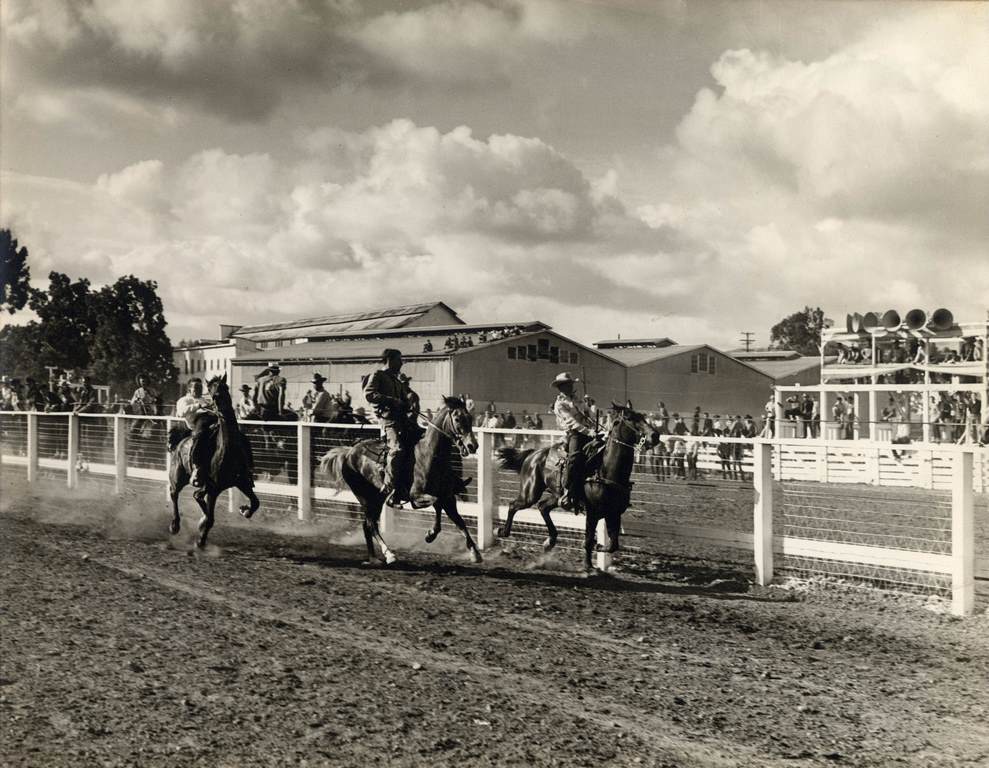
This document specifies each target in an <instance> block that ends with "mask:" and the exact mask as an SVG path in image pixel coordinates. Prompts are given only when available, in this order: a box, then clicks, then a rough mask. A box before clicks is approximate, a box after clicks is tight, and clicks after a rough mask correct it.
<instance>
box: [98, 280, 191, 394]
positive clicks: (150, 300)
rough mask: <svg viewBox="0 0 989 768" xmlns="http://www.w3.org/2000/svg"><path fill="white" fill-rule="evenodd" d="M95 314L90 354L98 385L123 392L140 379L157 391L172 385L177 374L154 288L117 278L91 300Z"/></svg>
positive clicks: (148, 282)
mask: <svg viewBox="0 0 989 768" xmlns="http://www.w3.org/2000/svg"><path fill="white" fill-rule="evenodd" d="M93 308H94V318H95V323H94V325H93V332H92V338H91V342H90V353H91V355H92V365H91V369H92V371H93V375H94V376H95V377H96V378H97V379H99V380H102V381H106V382H108V383H110V384H111V385H115V387H117V388H126V387H127V386H128V385H129V384H130V383H131V382H133V381H134V378H135V377H136V376H137V374H139V373H143V374H145V375H146V376H147V377H148V379H149V380H151V381H154V382H157V383H158V385H159V386H160V385H163V384H173V383H174V382H175V380H176V377H177V374H178V371H177V369H176V368H175V366H174V365H173V364H172V344H171V342H170V341H169V340H168V336H167V335H166V334H165V326H166V325H167V323H166V321H165V314H164V308H163V306H162V303H161V298H160V297H159V296H158V284H157V283H155V282H154V281H153V280H139V279H138V278H136V277H134V276H133V275H127V276H126V277H121V278H119V279H118V280H117V282H115V283H114V284H113V285H107V286H104V287H103V288H101V289H100V290H99V291H98V292H97V293H96V294H94V296H93Z"/></svg>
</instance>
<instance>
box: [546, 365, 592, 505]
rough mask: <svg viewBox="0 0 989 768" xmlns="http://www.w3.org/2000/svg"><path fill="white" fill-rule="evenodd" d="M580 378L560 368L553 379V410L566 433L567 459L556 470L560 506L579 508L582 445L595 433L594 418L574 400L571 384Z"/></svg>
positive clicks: (582, 462)
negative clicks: (558, 476) (558, 479)
mask: <svg viewBox="0 0 989 768" xmlns="http://www.w3.org/2000/svg"><path fill="white" fill-rule="evenodd" d="M578 381H580V379H576V378H574V377H573V376H571V375H570V373H569V372H567V371H564V372H563V373H561V374H560V375H559V376H557V377H556V378H555V379H554V380H553V386H554V387H556V388H557V389H558V390H559V394H558V395H557V396H556V401H555V402H554V403H553V412H554V413H555V414H556V421H557V424H558V425H559V428H560V429H562V430H563V431H564V432H565V433H566V436H565V437H564V445H565V446H566V450H567V458H566V460H565V461H564V462H563V468H562V470H561V472H560V506H561V507H563V508H564V509H568V510H574V509H579V508H580V505H581V502H582V500H583V497H584V465H585V457H584V448H585V446H586V445H587V444H588V443H589V442H590V441H591V438H592V437H594V435H595V434H596V428H595V424H594V420H593V419H592V418H591V417H590V415H589V414H588V413H587V411H586V410H585V409H584V407H583V406H581V405H579V404H578V402H577V401H576V400H574V385H575V384H576V383H577V382H578Z"/></svg>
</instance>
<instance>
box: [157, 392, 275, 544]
mask: <svg viewBox="0 0 989 768" xmlns="http://www.w3.org/2000/svg"><path fill="white" fill-rule="evenodd" d="M206 386H207V387H208V388H209V393H210V395H211V396H212V398H213V403H214V404H215V405H216V409H217V411H218V412H219V414H220V419H219V422H218V423H217V426H216V429H215V432H214V434H213V435H204V436H202V437H201V438H200V439H201V440H210V442H212V443H214V446H213V453H212V459H211V461H210V465H209V472H207V473H206V476H205V477H204V478H203V481H204V484H203V486H202V487H201V488H197V489H196V491H195V492H194V493H193V498H195V500H196V502H197V503H198V504H199V507H200V509H202V511H203V517H202V519H201V520H200V521H199V538H198V539H197V540H196V546H198V547H199V548H200V549H201V548H203V547H205V546H206V537H207V536H209V532H210V529H211V528H212V527H213V513H214V510H215V509H216V500H217V498H218V497H219V495H220V494H221V493H223V491H225V490H227V489H229V488H236V489H237V490H239V491H240V492H241V493H243V494H244V495H245V496H247V498H248V500H249V502H250V504H249V505H244V506H242V507H241V508H240V513H241V514H242V515H243V516H244V517H245V518H250V517H251V515H253V514H254V513H255V512H256V511H257V509H258V507H259V506H261V502H260V501H258V497H257V496H256V495H255V494H254V477H253V471H252V464H253V458H252V456H251V444H250V441H249V440H248V438H247V437H246V436H244V435H243V434H242V433H241V431H240V428H239V427H238V425H237V415H236V414H235V413H234V408H233V401H232V400H231V399H230V390H229V389H227V375H226V374H223V376H218V377H215V378H212V379H210V380H209V381H208V382H207V383H206ZM168 449H169V452H170V453H171V458H172V461H171V466H170V468H169V472H168V494H169V496H170V497H171V499H172V523H171V525H170V526H169V530H170V531H171V532H172V534H173V535H174V534H176V533H178V532H179V528H180V527H181V519H180V517H179V493H181V492H182V489H183V488H185V486H187V485H188V484H189V480H190V479H191V477H192V456H191V451H192V436H191V434H190V432H189V429H188V427H186V426H185V425H184V424H182V425H179V426H175V427H172V429H171V431H170V432H169V435H168Z"/></svg>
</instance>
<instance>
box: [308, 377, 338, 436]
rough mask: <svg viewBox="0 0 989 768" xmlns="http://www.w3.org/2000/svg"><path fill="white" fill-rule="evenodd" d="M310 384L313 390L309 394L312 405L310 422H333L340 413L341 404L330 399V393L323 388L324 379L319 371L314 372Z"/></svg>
mask: <svg viewBox="0 0 989 768" xmlns="http://www.w3.org/2000/svg"><path fill="white" fill-rule="evenodd" d="M311 382H312V386H313V388H312V391H311V393H309V394H310V395H311V401H312V405H311V406H310V408H311V409H312V410H311V414H312V420H313V421H315V422H316V423H318V424H329V423H330V422H332V421H335V420H336V417H337V415H338V414H339V412H340V405H341V403H340V401H338V400H335V399H334V398H332V397H330V393H329V392H327V391H326V390H325V389H324V388H323V384H324V383H325V382H326V377H325V376H323V375H322V374H321V373H320V372H319V371H314V372H313V375H312V379H311Z"/></svg>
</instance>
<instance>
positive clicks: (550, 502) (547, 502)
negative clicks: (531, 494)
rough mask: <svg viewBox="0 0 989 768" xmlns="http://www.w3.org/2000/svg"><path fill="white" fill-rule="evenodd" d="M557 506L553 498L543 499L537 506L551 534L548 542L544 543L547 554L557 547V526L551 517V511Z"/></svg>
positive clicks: (547, 538) (547, 539)
mask: <svg viewBox="0 0 989 768" xmlns="http://www.w3.org/2000/svg"><path fill="white" fill-rule="evenodd" d="M555 506H556V499H554V498H553V497H552V496H549V497H543V499H542V500H540V502H539V504H537V505H536V507H537V509H539V514H540V515H542V516H543V522H544V523H546V531H547V532H548V533H549V535H548V536H547V537H546V540H545V541H544V542H543V551H545V552H549V551H550V550H551V549H553V547H555V546H556V537H557V531H556V525H555V524H554V523H553V518H552V517H550V515H549V513H550V510H552V509H553V507H555Z"/></svg>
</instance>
